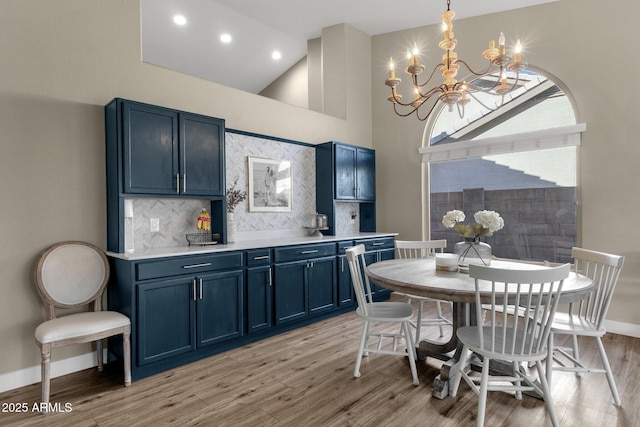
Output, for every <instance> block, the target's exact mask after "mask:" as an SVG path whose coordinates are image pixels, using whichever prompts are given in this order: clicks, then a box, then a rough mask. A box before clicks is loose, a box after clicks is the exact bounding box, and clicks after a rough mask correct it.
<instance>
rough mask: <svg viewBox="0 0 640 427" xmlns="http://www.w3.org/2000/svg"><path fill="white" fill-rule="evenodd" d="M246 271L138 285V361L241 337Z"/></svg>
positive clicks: (167, 356)
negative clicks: (244, 276)
mask: <svg viewBox="0 0 640 427" xmlns="http://www.w3.org/2000/svg"><path fill="white" fill-rule="evenodd" d="M243 287H244V281H243V272H242V270H238V271H231V272H223V273H213V274H203V275H200V276H193V277H187V278H178V279H169V280H159V281H155V282H150V283H144V284H138V299H137V301H138V307H137V308H138V324H137V336H138V351H137V363H138V364H139V365H145V364H148V363H152V362H155V361H158V360H162V359H166V358H169V357H173V356H177V355H180V354H183V353H187V352H191V351H193V350H196V349H198V348H201V347H204V346H207V345H211V344H215V343H218V342H221V341H225V340H229V339H233V338H237V337H240V336H242V333H243V316H244V311H243Z"/></svg>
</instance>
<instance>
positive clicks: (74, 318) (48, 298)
mask: <svg viewBox="0 0 640 427" xmlns="http://www.w3.org/2000/svg"><path fill="white" fill-rule="evenodd" d="M108 280H109V262H108V260H107V257H106V255H105V254H104V252H102V251H101V250H100V249H98V248H97V247H95V246H93V245H91V244H89V243H85V242H78V241H66V242H60V243H57V244H55V245H53V246H51V247H49V248H48V249H46V250H45V251H44V252H42V253H41V254H40V256H39V257H38V260H37V262H36V266H35V282H36V286H37V289H38V293H39V294H40V297H41V298H42V301H43V302H44V304H45V306H46V309H47V314H46V318H47V320H46V321H45V322H43V323H41V324H40V325H39V326H38V327H37V328H36V331H35V338H36V343H37V344H38V346H39V347H40V350H41V356H42V362H41V369H42V403H45V404H48V403H49V384H50V368H49V365H50V360H51V350H52V349H53V348H56V347H61V346H65V345H70V344H79V343H87V342H93V341H95V342H96V350H97V358H98V370H99V371H102V365H103V361H102V340H103V339H104V338H107V337H111V336H114V335H120V334H122V336H123V359H124V382H125V386H128V385H130V384H131V351H130V348H131V346H130V336H131V321H130V320H129V318H128V317H127V316H125V315H123V314H121V313H117V312H115V311H102V295H103V294H104V289H105V286H106V284H107V281H108ZM86 305H89V306H90V307H89V311H85V312H79V313H74V314H67V315H64V316H60V317H58V316H57V314H56V308H75V307H81V306H86ZM43 406H46V405H43Z"/></svg>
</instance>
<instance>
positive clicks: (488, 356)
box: [450, 264, 570, 426]
mask: <svg viewBox="0 0 640 427" xmlns="http://www.w3.org/2000/svg"><path fill="white" fill-rule="evenodd" d="M569 268H570V265H569V264H565V265H562V266H559V267H553V268H541V269H535V270H511V269H499V268H493V267H485V266H479V265H470V266H469V276H471V277H472V278H473V279H474V282H475V288H476V297H475V312H476V313H475V321H476V323H477V324H476V325H475V326H465V327H462V328H458V330H457V336H458V340H459V341H460V343H462V345H463V348H462V352H461V354H460V361H459V363H458V365H456V367H454V374H453V376H452V378H451V384H450V385H451V395H452V396H455V395H456V394H457V392H458V387H459V385H460V380H461V379H464V380H465V382H466V383H467V384H468V385H469V387H471V390H473V391H474V392H475V393H476V394H477V395H478V396H479V399H478V416H477V425H478V426H483V425H484V419H485V410H486V404H487V392H488V391H515V392H516V398H518V399H521V398H522V392H523V391H534V392H536V393H538V394H539V395H541V396H543V397H544V400H545V403H546V406H547V410H548V412H549V417H550V418H551V423H552V424H553V425H554V426H558V419H557V417H556V414H555V410H554V407H553V402H552V400H551V393H550V391H549V385H548V383H547V378H546V376H545V372H544V370H543V367H542V360H544V359H545V358H546V357H547V344H548V341H549V339H548V336H549V329H550V326H551V321H552V320H553V316H554V313H555V311H556V309H557V307H558V300H559V297H560V293H561V292H562V285H563V283H564V279H565V278H566V277H567V276H568V275H569ZM482 289H484V290H485V292H488V291H489V290H490V295H491V297H490V300H486V301H484V302H485V304H484V307H483V305H482V302H483V301H482V298H481V290H482ZM509 305H518V306H520V307H521V308H523V309H524V310H525V311H526V312H527V313H528V315H526V316H514V315H512V314H509V313H508V312H507V310H505V306H509ZM483 308H484V310H483ZM483 311H485V312H486V313H483ZM485 314H486V317H485ZM485 319H486V320H485ZM470 352H473V353H475V354H477V355H479V356H481V357H482V375H481V377H480V378H478V377H477V376H471V375H470V374H469V373H468V372H467V361H468V358H469V357H470V354H469V353H470ZM492 360H498V361H503V362H507V364H510V365H511V372H510V373H508V374H504V375H501V374H499V373H492V374H491V375H490V374H489V369H490V364H491V361H492ZM523 362H535V365H536V369H537V372H538V375H537V376H538V379H539V383H538V382H537V381H535V378H533V377H530V376H528V375H527V371H526V370H525V369H524V368H522V369H521V364H522V363H523Z"/></svg>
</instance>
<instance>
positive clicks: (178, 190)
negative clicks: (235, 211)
mask: <svg viewBox="0 0 640 427" xmlns="http://www.w3.org/2000/svg"><path fill="white" fill-rule="evenodd" d="M114 102H115V104H116V108H115V117H114V120H113V125H114V126H115V127H116V129H115V130H113V131H112V136H113V137H114V138H116V139H118V138H121V140H122V152H121V153H122V164H121V166H122V173H123V176H122V192H123V193H127V194H149V195H153V194H158V195H176V196H179V195H187V196H203V197H215V196H224V120H222V119H217V118H213V117H206V116H201V115H197V114H191V113H186V112H182V111H176V110H172V109H169V108H163V107H157V106H154V105H148V104H142V103H139V102H133V101H127V100H120V99H117V100H115V101H114ZM118 106H119V107H120V108H118ZM108 111H109V110H108V109H107V112H108ZM118 113H120V115H118ZM107 126H109V121H108V120H107ZM107 139H109V131H107ZM114 143H115V144H117V141H114Z"/></svg>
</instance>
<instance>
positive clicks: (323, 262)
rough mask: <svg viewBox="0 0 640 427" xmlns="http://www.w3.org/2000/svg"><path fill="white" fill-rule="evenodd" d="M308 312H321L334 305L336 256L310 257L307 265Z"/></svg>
mask: <svg viewBox="0 0 640 427" xmlns="http://www.w3.org/2000/svg"><path fill="white" fill-rule="evenodd" d="M307 286H308V290H309V314H316V313H322V312H324V311H327V310H331V309H333V308H335V307H336V305H337V303H338V295H337V286H336V258H335V257H331V258H319V259H311V260H309V263H308V265H307Z"/></svg>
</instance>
